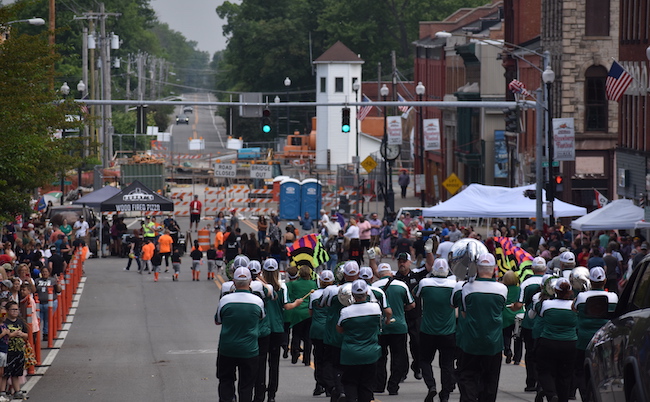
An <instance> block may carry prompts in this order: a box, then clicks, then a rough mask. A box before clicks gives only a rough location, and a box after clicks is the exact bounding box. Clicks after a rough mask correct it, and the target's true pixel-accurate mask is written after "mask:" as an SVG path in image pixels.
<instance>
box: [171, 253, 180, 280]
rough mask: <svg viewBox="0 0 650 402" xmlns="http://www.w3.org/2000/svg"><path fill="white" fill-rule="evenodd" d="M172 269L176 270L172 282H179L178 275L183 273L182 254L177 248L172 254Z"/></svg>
mask: <svg viewBox="0 0 650 402" xmlns="http://www.w3.org/2000/svg"><path fill="white" fill-rule="evenodd" d="M172 269H173V270H174V274H173V275H172V281H174V282H175V281H178V274H179V273H180V272H181V253H180V252H179V249H178V248H177V247H174V252H173V253H172Z"/></svg>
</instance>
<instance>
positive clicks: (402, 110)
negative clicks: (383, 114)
mask: <svg viewBox="0 0 650 402" xmlns="http://www.w3.org/2000/svg"><path fill="white" fill-rule="evenodd" d="M397 101H398V102H406V99H404V98H403V97H402V95H400V94H399V92H398V93H397ZM397 108H398V109H399V111H400V112H402V113H406V112H408V111H409V107H408V106H398V107H397Z"/></svg>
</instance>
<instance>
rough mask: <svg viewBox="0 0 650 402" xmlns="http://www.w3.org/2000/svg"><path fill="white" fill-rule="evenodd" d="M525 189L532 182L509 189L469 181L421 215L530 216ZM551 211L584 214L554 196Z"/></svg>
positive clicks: (530, 203) (560, 214)
mask: <svg viewBox="0 0 650 402" xmlns="http://www.w3.org/2000/svg"><path fill="white" fill-rule="evenodd" d="M526 190H535V184H531V185H528V186H522V187H513V188H509V187H498V186H486V185H483V184H476V183H473V184H470V185H469V186H467V188H466V189H465V190H463V191H461V192H460V193H458V194H456V195H455V196H453V197H451V198H450V199H448V200H447V201H445V202H443V203H440V204H438V205H436V206H434V207H431V208H425V209H424V210H423V211H422V215H423V216H424V217H425V218H434V217H454V218H534V217H535V216H536V209H537V200H531V199H530V198H528V197H526V196H525V195H524V191H526ZM542 193H543V194H542V199H543V200H546V193H545V192H544V191H542ZM553 210H554V216H555V217H556V218H562V217H567V216H582V215H585V214H586V213H587V209H586V208H583V207H578V206H576V205H572V204H569V203H566V202H564V201H560V200H557V199H556V200H555V201H554V202H553ZM544 216H548V215H546V214H544Z"/></svg>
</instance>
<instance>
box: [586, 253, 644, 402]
mask: <svg viewBox="0 0 650 402" xmlns="http://www.w3.org/2000/svg"><path fill="white" fill-rule="evenodd" d="M613 315H614V318H612V320H611V321H609V322H607V324H605V325H603V327H602V328H601V329H600V330H598V332H596V334H595V335H594V337H593V338H592V339H591V342H589V346H587V351H586V355H585V375H586V376H587V381H588V384H589V386H590V388H591V393H592V397H593V400H595V401H603V402H605V401H606V402H609V401H615V402H619V401H637V402H638V401H647V400H649V399H650V257H646V258H645V259H644V260H643V261H642V262H641V263H639V265H637V267H636V269H635V270H634V272H633V274H632V276H631V277H630V279H629V280H628V283H627V285H626V286H625V289H624V290H623V292H622V293H621V295H620V297H619V302H618V305H617V307H616V311H615V313H614V314H613Z"/></svg>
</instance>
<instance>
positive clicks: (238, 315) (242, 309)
mask: <svg viewBox="0 0 650 402" xmlns="http://www.w3.org/2000/svg"><path fill="white" fill-rule="evenodd" d="M234 279H235V288H236V290H235V292H234V293H231V294H228V295H225V296H223V297H222V298H221V300H220V301H219V308H218V309H217V313H216V314H215V317H214V321H215V324H217V325H221V326H222V328H221V334H220V335H219V350H218V354H217V378H218V379H219V400H221V401H232V400H234V398H235V379H236V376H237V375H238V376H239V384H238V394H239V398H238V401H240V402H251V401H252V400H253V386H254V385H255V379H256V377H257V364H258V356H259V347H258V344H257V338H258V337H259V323H260V320H261V319H262V318H264V316H265V312H264V303H263V302H262V300H261V299H260V298H259V297H257V296H254V295H253V294H252V293H251V291H250V289H249V288H250V282H251V274H250V271H249V270H248V269H247V268H245V267H240V268H238V269H236V270H235V273H234ZM237 370H238V371H239V373H236V371H237Z"/></svg>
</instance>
